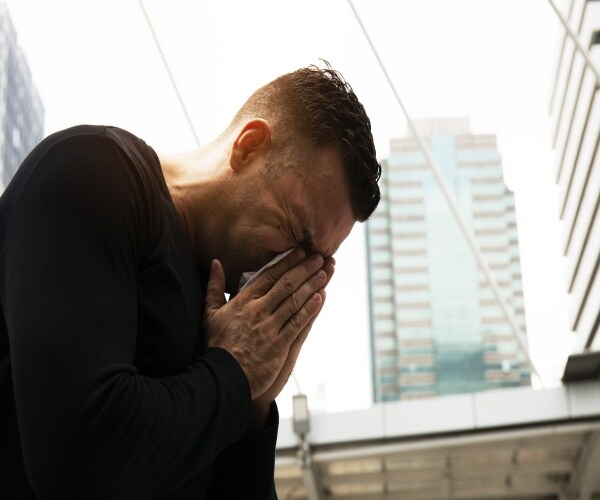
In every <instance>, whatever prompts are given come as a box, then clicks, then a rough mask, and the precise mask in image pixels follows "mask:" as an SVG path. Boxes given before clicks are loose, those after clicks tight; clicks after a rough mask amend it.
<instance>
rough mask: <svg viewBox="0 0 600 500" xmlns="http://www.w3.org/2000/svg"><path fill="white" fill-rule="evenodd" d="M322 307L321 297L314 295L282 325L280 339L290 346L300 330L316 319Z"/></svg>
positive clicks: (317, 294) (318, 294)
mask: <svg viewBox="0 0 600 500" xmlns="http://www.w3.org/2000/svg"><path fill="white" fill-rule="evenodd" d="M322 305H323V296H322V295H321V294H320V293H314V294H313V295H312V296H311V297H310V298H309V299H308V300H307V301H306V303H305V304H304V305H303V306H302V307H301V308H300V310H299V311H298V312H297V313H296V314H294V315H292V316H291V317H290V318H289V320H288V321H287V322H286V323H285V324H284V325H283V327H282V328H281V330H280V332H279V333H280V335H281V337H282V338H283V339H284V340H285V341H286V342H290V344H291V343H292V342H293V341H294V340H295V339H296V337H298V335H299V334H300V333H301V332H302V330H304V328H305V327H306V326H307V325H308V324H309V323H310V322H311V321H313V320H314V318H316V316H317V315H318V314H319V311H321V307H322Z"/></svg>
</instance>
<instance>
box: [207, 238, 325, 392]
mask: <svg viewBox="0 0 600 500" xmlns="http://www.w3.org/2000/svg"><path fill="white" fill-rule="evenodd" d="M332 269H333V265H332V263H331V261H329V260H328V262H327V263H326V262H325V261H324V260H323V257H321V256H320V255H318V254H313V255H311V256H309V257H305V253H304V251H303V250H301V249H297V250H294V251H293V252H292V253H291V254H290V255H288V256H287V257H286V258H284V259H283V260H281V261H280V262H278V263H277V264H276V265H274V266H273V267H272V268H270V269H268V270H266V271H265V272H264V273H263V274H262V275H261V276H259V277H258V278H257V279H256V281H255V282H253V283H251V284H250V285H248V286H247V287H246V288H244V290H242V291H241V292H240V293H239V294H238V295H236V296H235V297H234V298H232V299H231V300H230V301H229V302H227V303H226V302H225V299H224V290H225V273H224V271H223V267H222V266H221V264H220V262H218V261H216V260H215V261H213V263H212V266H211V275H210V280H209V283H208V288H207V292H206V309H205V313H204V330H205V335H206V340H207V346H208V347H220V348H222V349H225V350H227V351H228V352H229V353H230V354H231V355H232V356H233V357H234V358H235V359H236V360H237V361H238V363H239V364H240V366H241V367H242V370H243V371H244V373H245V374H246V377H247V378H248V382H249V384H250V390H251V393H252V399H253V400H255V399H257V398H259V397H261V396H263V395H265V393H267V391H269V389H270V388H271V387H272V386H273V384H274V383H275V382H276V380H278V378H279V379H280V378H281V377H280V373H281V372H282V368H283V367H284V365H286V370H284V371H287V368H288V367H289V365H290V362H291V364H292V368H293V364H294V363H295V359H296V357H297V352H298V351H299V345H300V346H301V345H302V342H303V341H304V338H305V337H306V334H308V330H310V325H311V324H312V322H313V321H314V319H315V318H316V316H317V314H318V313H319V311H320V310H321V306H322V304H323V299H324V293H323V288H324V286H325V285H326V284H327V282H328V280H329V278H330V277H331V274H332V273H333V270H332ZM297 340H298V342H296V341H297ZM295 342H296V343H295ZM298 344H299V345H298ZM292 345H294V349H292V352H294V353H295V355H294V356H293V362H292V360H291V359H288V358H289V354H290V348H291V346H292ZM286 360H287V363H286ZM289 371H290V372H291V368H290V369H289ZM281 375H284V374H283V373H282V374H281ZM287 376H289V373H287V375H285V378H286V379H287ZM276 385H277V386H279V385H280V384H276ZM279 390H281V389H279ZM270 392H272V391H269V393H270ZM277 392H279V391H277Z"/></svg>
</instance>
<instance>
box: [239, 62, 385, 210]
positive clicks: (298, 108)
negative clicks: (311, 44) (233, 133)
mask: <svg viewBox="0 0 600 500" xmlns="http://www.w3.org/2000/svg"><path fill="white" fill-rule="evenodd" d="M324 63H325V66H326V67H325V68H319V67H317V66H314V65H311V66H308V67H306V68H301V69H298V70H296V71H294V72H292V73H287V74H285V75H282V76H280V77H279V78H276V79H275V80H273V81H272V82H270V83H268V84H266V85H265V86H263V87H261V88H260V89H258V90H257V91H256V92H254V94H252V96H251V97H250V98H249V99H248V101H246V103H245V104H244V105H243V106H242V108H241V109H240V110H239V111H238V113H237V115H236V117H235V118H234V120H233V122H232V125H234V124H236V125H237V124H239V123H240V121H241V120H243V119H245V118H248V117H249V116H264V117H265V118H267V119H269V120H271V121H272V122H273V123H272V124H273V126H274V130H275V128H276V129H278V130H279V131H282V133H283V134H285V135H286V136H287V137H290V136H296V137H297V136H300V137H302V138H305V139H306V140H307V141H308V143H309V144H310V145H312V146H314V147H317V148H322V147H328V146H334V147H336V148H338V149H339V151H340V153H341V155H342V159H343V163H344V168H345V172H346V179H347V181H348V186H349V189H350V203H351V206H352V213H353V216H354V218H355V219H356V220H357V221H361V222H362V221H365V220H367V219H368V218H369V217H370V215H371V214H372V213H373V212H374V211H375V208H377V205H378V203H379V200H380V198H381V195H380V192H379V186H378V184H377V182H378V181H379V178H380V177H381V165H380V164H379V162H378V161H377V157H376V153H375V144H374V143H373V134H372V133H371V121H370V120H369V117H368V116H367V113H366V112H365V108H364V106H363V105H362V104H361V103H360V101H359V100H358V98H357V97H356V94H355V93H354V91H353V90H352V87H350V84H348V82H346V81H345V80H344V77H343V76H342V75H341V73H340V72H338V71H336V70H334V69H333V68H332V67H331V65H330V64H329V63H328V62H327V61H324ZM275 146H276V145H275Z"/></svg>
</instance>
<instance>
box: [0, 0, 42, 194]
mask: <svg viewBox="0 0 600 500" xmlns="http://www.w3.org/2000/svg"><path fill="white" fill-rule="evenodd" d="M43 136H44V108H43V106H42V102H41V100H40V97H39V95H38V92H37V90H36V88H35V87H34V85H33V83H32V81H31V74H30V72H29V67H28V66H27V62H26V60H25V57H24V55H23V52H22V51H21V49H20V47H19V45H18V44H17V34H16V33H15V29H14V26H13V24H12V22H11V19H10V16H9V13H8V10H7V8H6V6H5V5H4V4H2V3H0V192H2V191H3V190H4V188H5V187H6V185H7V184H8V182H9V181H10V179H11V178H12V176H13V175H14V173H15V170H16V169H17V167H18V166H19V165H20V164H21V162H22V161H23V159H24V158H25V156H26V155H27V154H28V153H29V151H31V149H32V148H33V147H34V146H35V145H36V144H37V143H38V142H39V141H40V140H41V139H42V138H43Z"/></svg>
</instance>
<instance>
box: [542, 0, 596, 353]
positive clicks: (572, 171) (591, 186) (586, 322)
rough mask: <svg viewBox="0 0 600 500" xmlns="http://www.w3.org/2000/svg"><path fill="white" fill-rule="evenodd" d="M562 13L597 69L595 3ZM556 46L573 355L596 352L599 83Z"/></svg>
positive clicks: (572, 2) (556, 117)
mask: <svg viewBox="0 0 600 500" xmlns="http://www.w3.org/2000/svg"><path fill="white" fill-rule="evenodd" d="M565 3H566V6H565V7H566V11H565V15H567V16H568V18H569V23H570V25H571V27H572V28H573V30H574V31H576V32H577V34H578V37H579V40H580V41H581V43H582V45H583V46H584V47H585V48H586V49H587V50H588V51H589V54H590V57H591V59H592V61H593V62H594V63H595V67H596V68H600V2H598V1H592V0H588V1H586V0H568V1H567V2H565ZM561 33H562V34H563V36H562V44H561V49H560V55H559V60H558V64H557V69H556V78H555V81H554V87H553V92H552V103H551V115H552V119H553V126H554V129H553V137H552V141H553V147H554V150H555V153H556V159H557V161H556V171H555V175H556V183H557V185H558V191H559V209H558V212H559V216H560V219H561V223H562V226H563V234H564V239H563V248H562V250H563V252H564V255H565V256H566V261H567V284H566V285H567V286H566V288H567V290H568V292H569V294H570V302H571V304H570V314H569V322H570V325H569V326H570V328H571V329H572V330H573V331H574V332H575V333H576V340H575V345H574V351H575V352H576V353H581V352H584V351H587V350H595V351H599V350H600V334H599V333H598V331H599V329H600V271H599V267H600V213H599V212H600V152H599V149H600V146H599V141H600V82H599V81H598V80H597V78H596V76H595V75H594V72H593V70H592V69H590V68H589V67H587V66H586V65H585V63H584V57H583V55H582V54H581V53H580V52H579V51H577V50H576V48H575V43H574V42H573V41H572V40H571V38H569V37H568V36H567V34H566V32H564V31H562V30H561Z"/></svg>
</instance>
